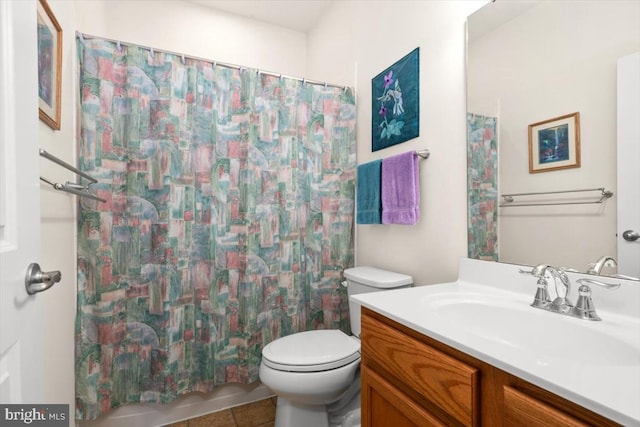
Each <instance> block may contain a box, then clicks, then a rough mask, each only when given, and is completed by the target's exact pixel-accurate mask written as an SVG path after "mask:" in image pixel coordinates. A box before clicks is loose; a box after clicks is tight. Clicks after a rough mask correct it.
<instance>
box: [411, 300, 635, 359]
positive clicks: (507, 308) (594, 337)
mask: <svg viewBox="0 0 640 427" xmlns="http://www.w3.org/2000/svg"><path fill="white" fill-rule="evenodd" d="M421 302H422V304H421V305H422V306H423V307H424V310H425V312H426V313H428V316H429V321H431V322H437V323H440V322H443V323H445V324H447V325H449V326H451V327H455V328H456V329H457V330H460V331H463V332H462V333H464V334H467V335H471V336H473V337H477V338H480V339H482V340H484V341H488V342H492V343H495V345H496V346H500V350H501V351H503V352H505V353H507V352H518V353H520V355H521V356H522V355H525V357H531V358H534V359H535V363H536V364H538V365H550V364H554V363H558V362H561V363H567V361H578V360H579V361H580V362H581V363H586V364H593V365H599V366H618V367H619V366H625V365H626V366H631V365H640V337H639V338H638V341H639V342H637V343H636V342H634V341H627V340H623V339H621V338H618V337H616V336H615V334H612V333H611V331H612V326H613V325H612V323H611V322H613V321H609V323H607V321H602V322H597V321H586V320H581V319H575V318H571V317H568V316H562V315H559V314H556V313H550V312H547V311H544V310H540V309H537V308H533V307H530V306H529V304H528V302H526V301H522V300H517V301H514V300H509V299H508V298H504V297H501V296H500V295H495V294H494V295H489V296H487V295H485V294H467V293H464V292H462V293H461V292H458V293H456V294H448V293H444V294H436V295H430V296H428V297H424V298H423V299H422V301H421ZM619 327H620V326H619V325H616V328H619ZM632 336H633V335H632ZM532 349H534V350H535V351H531V350H532Z"/></svg>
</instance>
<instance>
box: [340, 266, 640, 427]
mask: <svg viewBox="0 0 640 427" xmlns="http://www.w3.org/2000/svg"><path fill="white" fill-rule="evenodd" d="M519 268H522V266H515V265H509V264H500V263H494V262H486V261H477V260H470V259H461V263H460V271H459V278H458V280H457V281H456V282H452V283H443V284H438V285H429V286H416V287H412V288H408V289H398V290H391V291H385V292H376V293H369V294H360V295H355V296H352V297H351V298H352V299H353V300H354V301H356V302H358V303H360V304H362V305H363V306H365V307H368V308H370V309H372V310H374V311H376V312H378V313H380V314H382V315H385V316H386V317H388V318H390V319H393V320H395V321H396V322H398V323H400V324H402V325H405V326H407V327H409V328H411V329H414V330H416V331H418V332H421V333H422V334H424V335H427V336H429V337H431V338H434V339H436V340H438V341H441V342H443V343H445V344H447V345H449V346H451V347H453V348H455V349H457V350H460V351H463V352H465V353H467V354H470V355H471V356H473V357H475V358H477V359H480V360H482V361H484V362H487V363H489V364H491V365H493V366H495V367H497V368H500V369H502V370H504V371H506V372H508V373H510V374H513V375H515V376H518V377H520V378H522V379H525V380H527V381H529V382H531V383H532V384H535V385H537V386H539V387H542V388H544V389H546V390H549V391H551V392H553V393H555V394H557V395H559V396H562V397H564V398H565V399H567V400H570V401H572V402H575V403H577V404H579V405H581V406H584V407H585V408H588V409H590V410H592V411H594V412H596V413H598V414H601V415H603V416H605V417H607V418H610V419H612V420H614V421H616V422H618V423H620V424H622V425H625V426H640V283H638V282H633V281H626V280H622V281H621V280H616V279H611V278H608V279H606V278H600V277H598V280H601V279H602V280H603V281H606V282H610V283H613V282H616V283H618V282H620V283H622V286H621V287H620V288H619V289H618V290H615V291H610V290H605V289H592V291H593V300H594V303H595V306H596V309H597V312H598V314H599V315H600V316H601V317H602V318H603V320H602V321H588V320H582V319H576V318H572V317H568V316H562V315H559V314H556V313H549V312H546V311H544V310H539V309H535V308H532V307H528V305H529V304H530V303H531V301H532V300H533V295H534V294H535V290H536V279H535V278H532V277H530V276H523V275H520V274H518V269H519ZM524 268H526V267H524ZM570 276H572V277H571V278H572V280H571V281H572V284H573V287H574V288H575V289H573V290H572V291H571V294H570V297H572V300H573V301H574V302H575V300H576V299H577V295H576V289H577V286H576V285H575V279H576V278H578V277H585V276H584V275H571V274H570ZM590 277H592V278H593V276H590ZM593 288H596V287H595V286H594V287H593ZM550 293H551V297H552V298H554V297H555V294H554V292H553V284H552V283H550ZM462 294H464V295H465V297H467V300H471V301H472V300H473V295H478V296H480V295H481V296H482V298H487V299H488V300H490V301H495V302H496V303H497V304H499V305H498V306H500V307H508V305H507V304H513V305H515V306H517V310H524V311H522V313H524V314H526V316H525V317H526V319H525V320H519V319H512V318H509V316H511V315H509V316H505V319H504V324H501V323H500V324H498V323H494V327H492V328H491V329H492V330H488V331H482V333H478V326H477V325H465V323H464V322H460V321H456V319H452V318H451V317H450V316H449V317H443V316H441V315H440V313H439V312H438V308H437V304H436V305H433V304H431V303H428V301H434V298H436V299H438V300H439V301H443V300H451V298H454V299H455V298H456V296H457V295H462ZM469 296H471V299H469ZM427 308H428V309H427ZM517 310H515V311H505V312H504V313H515V314H513V317H516V316H518V313H519V312H518V311H517ZM529 310H530V311H529ZM500 313H502V311H500ZM487 317H489V316H487ZM491 321H493V322H501V319H500V318H498V319H497V320H496V319H493V320H491ZM527 321H531V322H535V323H536V324H538V322H540V323H539V325H540V327H539V328H537V329H533V328H527V327H526V325H525V324H524V323H523V322H527ZM518 322H521V323H520V324H518ZM479 323H481V322H479ZM554 326H557V328H555V327H554ZM565 327H566V328H567V329H566V330H567V331H570V332H569V333H567V334H566V335H567V336H566V337H564V336H562V335H561V338H562V344H561V345H555V344H554V343H555V341H552V344H554V345H553V348H551V347H549V343H547V342H545V338H544V337H545V336H547V335H548V334H552V333H555V332H556V330H560V331H564V330H565V329H563V328H565ZM518 328H521V329H522V330H524V331H525V332H523V333H526V334H527V339H526V340H522V341H519V342H518V343H516V345H514V344H513V342H510V341H509V339H508V338H507V339H503V337H501V334H502V333H503V332H502V331H503V330H504V331H505V333H508V332H510V333H513V331H514V330H517V329H518ZM552 329H553V331H552ZM592 333H594V334H595V335H594V336H595V339H589V338H591V335H590V334H592ZM545 334H547V335H545ZM557 337H558V334H557V333H556V335H555V338H556V339H557ZM585 337H588V338H586V339H585ZM565 338H566V340H565ZM602 338H605V340H602ZM608 339H612V340H616V341H615V342H617V343H622V344H623V345H624V346H625V349H626V350H628V351H624V352H618V353H616V352H609V353H607V351H609V349H608V348H607V345H606V342H607V340H608ZM585 341H590V342H585ZM522 342H526V344H525V345H522ZM627 344H628V345H627ZM545 345H546V347H545ZM564 346H566V347H564ZM536 349H538V351H536ZM583 349H584V351H582V350H583ZM572 353H573V354H572ZM565 354H567V355H569V357H563V356H564V355H565ZM574 354H575V356H574Z"/></svg>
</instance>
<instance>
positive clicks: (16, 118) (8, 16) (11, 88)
mask: <svg viewBox="0 0 640 427" xmlns="http://www.w3.org/2000/svg"><path fill="white" fill-rule="evenodd" d="M36 22H37V20H36V0H30V1H21V0H11V1H5V0H0V403H25V404H27V403H32V404H37V403H42V384H43V382H44V380H43V372H42V368H41V365H42V359H43V357H44V356H43V355H42V351H41V350H42V347H41V345H40V342H41V341H42V337H41V332H40V331H41V328H40V324H41V318H40V309H39V305H40V299H41V298H39V297H38V295H33V296H29V295H28V294H27V292H26V290H25V284H24V278H25V274H26V271H27V266H28V265H29V264H30V263H32V262H37V259H38V257H39V256H40V189H39V179H38V169H39V157H38V95H37V93H38V91H37V88H38V86H37V85H38V74H37V72H38V61H37V40H36V25H37V24H36Z"/></svg>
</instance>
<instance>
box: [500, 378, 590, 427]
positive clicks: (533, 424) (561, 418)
mask: <svg viewBox="0 0 640 427" xmlns="http://www.w3.org/2000/svg"><path fill="white" fill-rule="evenodd" d="M504 425H505V426H514V427H516V426H527V427H543V426H544V427H587V426H588V425H589V424H586V423H583V422H582V421H580V420H579V419H577V418H575V417H573V416H571V415H569V414H567V413H565V412H563V411H561V410H559V409H556V408H554V407H553V406H551V405H548V404H547V403H544V402H541V401H539V400H538V399H536V398H534V397H531V396H528V395H526V394H524V393H522V392H520V391H518V390H516V389H515V388H513V387H509V386H504Z"/></svg>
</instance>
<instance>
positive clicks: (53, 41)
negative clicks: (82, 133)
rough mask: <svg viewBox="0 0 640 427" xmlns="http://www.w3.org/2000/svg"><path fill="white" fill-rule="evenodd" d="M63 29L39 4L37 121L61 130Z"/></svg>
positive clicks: (44, 4) (41, 0) (41, 2)
mask: <svg viewBox="0 0 640 427" xmlns="http://www.w3.org/2000/svg"><path fill="white" fill-rule="evenodd" d="M61 76H62V28H60V24H58V21H57V20H56V17H55V16H54V15H53V12H52V11H51V8H50V7H49V5H48V4H47V1H46V0H38V97H39V101H40V102H39V104H40V105H39V109H40V120H42V121H43V122H45V123H46V124H47V125H49V127H51V128H52V129H56V130H59V129H60V96H61V88H60V86H61Z"/></svg>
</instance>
